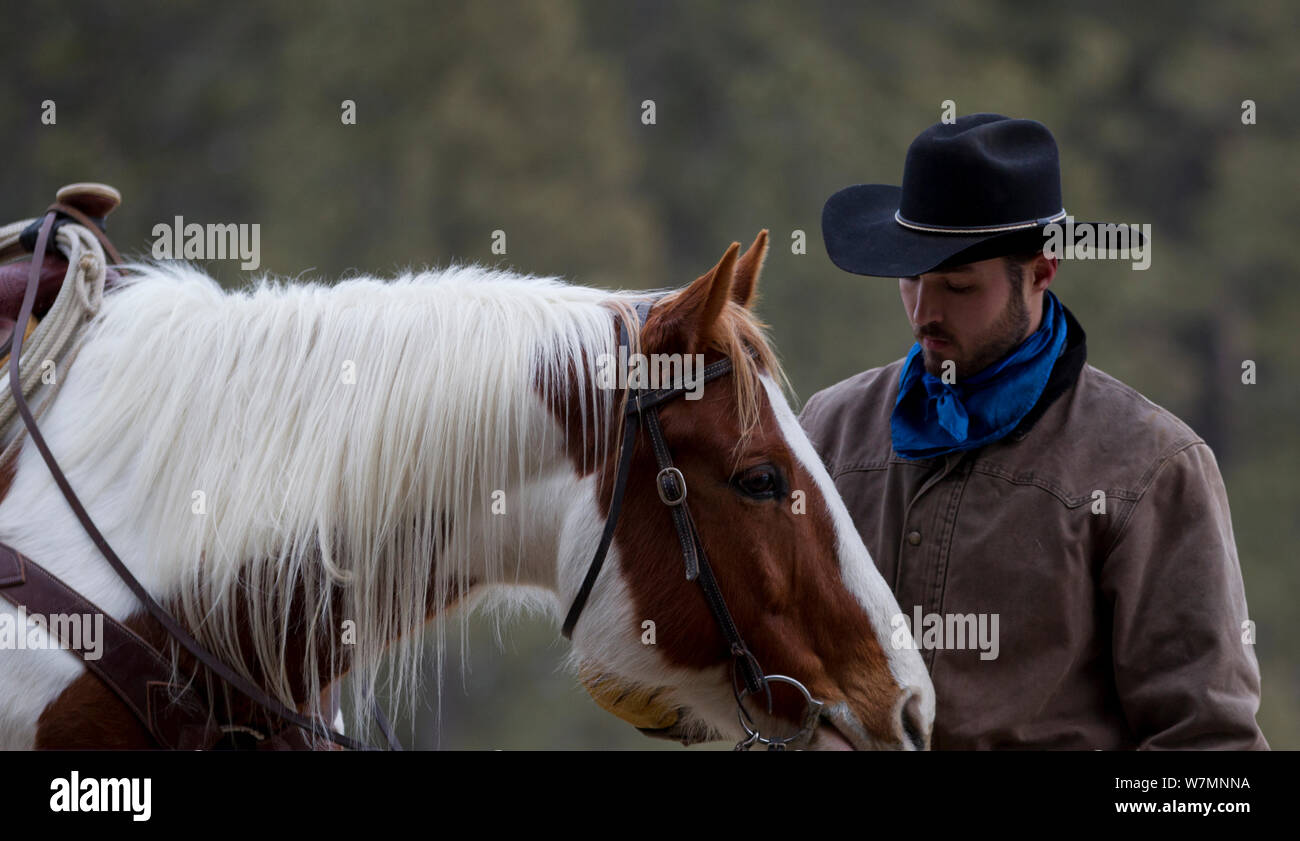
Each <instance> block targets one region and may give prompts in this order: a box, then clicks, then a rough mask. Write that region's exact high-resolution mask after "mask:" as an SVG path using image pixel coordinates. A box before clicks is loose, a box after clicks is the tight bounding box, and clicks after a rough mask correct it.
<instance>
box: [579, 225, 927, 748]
mask: <svg viewBox="0 0 1300 841" xmlns="http://www.w3.org/2000/svg"><path fill="white" fill-rule="evenodd" d="M766 251H767V232H766V231H764V232H763V233H761V234H760V235H759V237H758V239H757V240H756V241H755V242H754V244H753V246H752V247H751V248H750V249H749V250H748V252H746V253H745V254H744V255H740V256H738V252H739V244H738V243H737V244H734V245H733V246H732V247H731V248H730V249H729V250H728V251H727V253H726V254H725V255H724V256H723V258H722V260H721V261H720V262H719V263H718V265H717V266H715V267H714V268H713V269H712V270H711V271H709V272H708V273H707V274H705V275H703V276H702V277H700V278H699V279H698V280H696V281H695V282H694V283H692V284H690V285H689V286H687V287H686V288H684V289H681V290H678V291H676V292H674V293H671V294H669V295H667V296H665V297H663V298H661V299H659V300H658V301H657V302H656V303H655V305H654V306H653V308H652V309H651V310H650V312H649V315H648V318H647V321H646V323H645V325H644V326H643V328H642V329H641V332H640V337H639V338H640V341H639V345H640V346H639V348H635V347H634V350H637V349H639V351H640V352H641V353H642V354H644V355H645V357H646V358H648V359H649V361H650V363H651V364H650V366H649V369H648V370H660V369H661V368H663V366H660V365H656V364H654V363H655V362H656V360H659V361H662V360H664V359H671V358H672V357H671V356H665V355H671V354H677V355H680V357H681V358H682V359H684V360H686V361H687V366H686V369H685V370H687V371H689V370H691V368H690V365H689V361H690V360H692V359H694V358H696V357H695V355H696V354H700V355H702V359H703V362H704V363H712V362H715V361H716V360H719V359H722V358H723V357H726V358H729V359H730V360H731V361H732V364H733V370H732V371H731V373H729V374H726V375H724V376H722V377H719V378H717V379H714V380H712V381H710V382H709V383H708V384H707V385H704V386H703V387H699V385H698V384H696V388H695V389H692V391H694V394H692V393H690V392H689V391H688V394H686V395H683V396H679V397H676V398H675V399H673V400H671V401H668V402H665V403H662V404H661V405H660V406H659V407H658V420H659V423H660V427H661V429H662V440H663V442H664V443H665V444H666V447H667V450H668V452H669V453H670V458H671V460H672V463H673V465H674V466H675V467H676V468H678V469H679V470H680V471H681V474H682V476H683V477H684V479H685V484H686V487H687V499H686V501H685V503H684V506H685V507H686V508H688V509H689V514H688V516H689V518H690V519H691V520H693V523H694V528H695V530H696V531H697V533H698V535H699V541H700V544H701V545H702V547H703V549H704V555H705V556H706V558H707V561H706V562H705V563H707V564H708V565H709V566H710V567H711V568H712V571H713V573H714V575H715V577H716V581H717V589H718V591H719V592H720V594H721V596H722V597H723V599H724V600H725V605H726V609H727V610H728V611H729V613H730V615H731V617H732V618H734V622H735V627H736V630H737V631H738V632H739V637H740V638H741V639H742V640H743V641H744V643H745V645H746V646H747V648H748V649H749V651H750V652H751V653H752V654H753V655H754V658H755V659H756V661H757V663H758V664H759V665H760V666H761V669H762V671H763V672H764V673H766V674H767V675H774V674H780V675H785V676H788V677H791V678H794V679H795V680H796V681H798V682H800V683H802V684H803V686H805V687H807V689H808V691H809V693H810V694H811V695H812V697H813V698H815V699H817V700H819V701H821V702H823V704H824V707H823V708H822V710H821V715H820V722H819V726H818V727H817V728H816V731H815V732H814V733H812V736H811V740H809V739H807V738H804V739H802V740H801V742H800V743H804V744H811V746H812V747H827V748H833V747H850V746H851V747H853V748H858V749H865V748H895V749H913V748H922V747H925V746H927V745H928V742H929V737H930V728H931V723H932V720H933V716H934V690H933V687H932V686H931V683H930V679H929V675H928V674H927V672H926V670H925V667H924V665H923V663H922V661H921V658H920V656H919V654H918V653H917V652H916V650H914V649H913V648H911V647H896V646H894V645H891V642H890V641H891V636H894V637H895V638H896V635H897V632H896V630H895V628H894V626H893V625H892V624H891V619H892V618H893V617H895V616H897V615H898V614H899V609H898V604H897V602H896V601H895V599H894V596H893V594H892V593H891V592H890V590H889V588H888V586H887V585H886V584H885V582H884V580H883V579H882V578H881V576H880V574H879V572H878V571H877V569H876V567H875V564H874V563H873V562H872V559H871V557H870V554H869V553H868V551H867V548H866V546H865V545H864V544H863V542H862V540H861V538H860V537H859V535H858V532H857V530H856V529H855V527H854V524H853V522H852V520H851V519H850V517H849V514H848V511H847V510H846V509H845V507H844V503H843V502H842V501H841V499H840V497H839V495H838V493H837V492H836V490H835V486H834V484H833V483H832V481H831V478H830V476H829V475H828V473H827V471H826V469H825V468H824V467H823V465H822V463H821V461H820V459H819V458H818V456H817V454H816V452H815V451H814V450H813V447H812V445H811V444H810V443H809V440H808V438H807V437H806V436H805V435H804V433H803V431H802V430H801V428H800V427H799V424H798V422H797V421H796V419H795V415H794V413H793V412H792V411H791V409H790V406H789V404H788V403H787V401H786V399H785V397H784V395H783V393H782V391H781V389H780V387H779V386H778V384H777V383H778V381H779V380H780V379H781V376H782V375H781V373H780V370H779V366H778V364H777V362H776V360H775V357H774V355H773V353H772V351H771V349H770V348H769V347H768V345H767V343H766V341H765V339H764V337H763V333H762V330H761V326H760V325H759V323H758V322H757V321H756V320H755V318H754V317H753V315H752V314H751V312H750V306H751V304H752V302H753V300H754V291H755V286H756V283H757V280H758V274H759V271H760V269H761V267H762V263H763V258H764V256H765V254H766ZM632 323H633V324H635V319H632ZM633 344H634V345H635V342H634V343H633ZM656 355H660V356H656ZM664 369H665V370H666V368H664ZM683 382H685V384H686V385H690V383H689V381H683ZM650 385H669V384H666V383H653V382H652V383H650ZM692 397H694V398H697V399H691V398H692ZM609 427H610V436H609V440H607V441H606V442H605V447H604V451H605V452H607V453H609V454H610V455H609V456H608V457H606V458H604V459H602V460H601V462H600V466H599V469H597V470H596V471H595V474H594V477H593V478H594V480H595V492H596V499H597V500H598V502H597V508H598V509H599V519H600V520H601V521H603V520H604V519H605V518H606V517H607V516H608V514H609V500H610V498H611V494H612V492H613V488H614V485H615V483H616V469H617V466H618V465H617V462H618V461H619V459H618V455H617V454H618V447H617V437H618V434H619V430H618V427H619V424H618V423H617V422H614V423H611V424H609ZM646 427H647V424H646V423H644V422H643V423H641V424H640V425H639V426H638V427H637V430H638V431H637V435H638V440H637V445H636V450H635V452H634V455H633V457H632V460H631V462H630V466H631V469H630V473H629V478H628V483H627V488H626V493H625V496H624V498H623V502H622V508H621V511H620V512H619V517H618V521H617V527H616V529H615V531H614V540H613V544H612V547H611V548H610V551H609V562H608V563H606V564H605V568H604V572H602V573H601V576H600V578H599V579H598V582H597V585H596V587H595V589H594V591H593V593H592V596H591V600H590V603H589V604H588V606H587V607H586V608H585V609H584V611H583V613H582V614H581V620H580V621H579V622H578V623H577V626H576V629H575V630H574V633H573V639H574V650H573V657H574V660H575V661H576V663H577V664H578V666H579V669H580V673H581V676H582V677H583V679H584V682H585V683H586V685H587V687H588V689H589V691H591V692H592V694H593V696H594V697H596V699H597V700H598V701H599V702H600V703H601V704H602V705H603V706H605V707H606V708H607V709H610V710H611V711H613V712H615V713H616V714H618V715H620V716H621V717H624V718H626V719H627V720H629V721H631V722H633V723H634V724H636V725H637V726H638V727H640V728H642V729H643V730H645V731H646V732H649V733H651V734H652V735H666V736H669V737H671V738H678V739H682V740H683V741H699V740H702V739H708V738H723V737H735V738H737V739H740V738H743V737H744V736H745V735H746V734H745V732H744V730H743V729H742V727H741V725H740V723H739V720H738V716H737V709H736V697H737V694H736V691H735V687H736V686H742V688H743V684H741V683H740V682H739V678H738V677H736V676H735V675H734V674H733V671H732V665H733V663H734V662H735V661H734V660H733V657H732V650H731V647H730V646H729V644H728V641H727V636H726V634H725V632H724V631H723V630H722V629H721V627H720V623H719V621H718V619H717V615H716V613H715V610H711V608H710V605H709V601H708V597H707V596H706V594H705V591H704V589H703V588H702V586H701V584H700V583H699V581H694V582H693V581H688V580H687V577H686V575H685V574H684V570H685V565H684V562H683V541H682V540H681V539H679V530H678V528H677V525H676V524H675V522H674V514H673V512H672V510H671V507H670V506H669V505H666V504H665V501H664V499H663V498H662V497H661V494H660V488H659V487H658V485H657V480H656V476H657V474H659V473H660V470H661V465H662V461H661V459H660V458H658V457H657V456H656V453H655V451H654V446H653V442H652V440H651V437H650V433H649V432H648V430H647V428H646ZM670 496H671V495H670ZM589 531H590V530H588V532H589ZM590 550H591V543H590V541H588V540H579V541H573V551H574V553H575V555H574V557H572V558H568V559H566V560H565V562H564V563H565V564H566V565H567V566H566V567H563V569H564V570H565V572H564V576H563V578H562V585H563V586H562V587H561V594H562V595H563V596H565V597H567V598H572V597H573V594H574V593H575V592H576V590H577V587H578V582H579V581H580V580H581V575H582V573H585V572H586V569H587V563H588V562H589V561H590V554H589V553H590ZM583 553H586V554H583ZM733 680H735V681H736V683H733ZM768 685H769V686H770V687H771V701H772V707H771V713H770V714H769V713H768V711H767V699H766V698H765V697H763V696H761V695H754V696H751V697H748V698H746V699H745V702H744V704H745V710H746V711H747V712H748V713H749V714H750V715H751V716H752V721H753V724H756V725H757V726H758V730H759V731H760V732H762V733H763V734H764V735H765V736H766V735H768V734H769V733H776V734H778V735H780V734H782V733H784V734H793V733H795V732H796V731H798V730H799V729H800V724H801V722H802V720H803V719H804V716H805V709H806V705H805V703H804V698H803V696H802V694H800V693H798V692H797V689H794V688H792V687H791V685H790V684H786V683H780V682H770V683H769V684H768ZM742 694H743V693H742ZM807 732H808V731H805V733H807Z"/></svg>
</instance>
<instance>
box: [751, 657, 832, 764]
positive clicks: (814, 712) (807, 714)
mask: <svg viewBox="0 0 1300 841" xmlns="http://www.w3.org/2000/svg"><path fill="white" fill-rule="evenodd" d="M774 680H775V681H779V682H781V683H788V684H790V685H791V686H793V687H795V688H796V689H798V690H799V691H800V692H802V693H803V697H804V700H805V701H806V702H807V707H805V710H804V716H803V722H802V723H801V724H800V727H799V729H798V730H797V731H796V732H795V733H794V735H793V736H788V737H786V738H784V739H769V738H767V737H766V736H763V735H761V734H760V733H759V731H758V729H757V727H755V728H754V729H752V730H751V729H750V727H749V713H747V712H745V707H744V705H743V704H741V703H739V702H740V701H744V700H745V697H746V696H748V695H749V694H750V692H749V688H748V687H746V688H744V689H741V690H740V693H739V695H738V696H737V701H738V703H737V717H738V718H739V719H740V726H741V727H742V728H744V730H745V733H746V736H747V738H744V739H741V740H740V742H739V743H737V744H736V750H749V748H750V747H752V746H753V745H754V744H763V745H767V749H768V750H785V749H786V747H787V746H789V745H790V744H791V743H792V742H795V741H802V740H803V739H811V738H812V735H813V731H814V730H816V729H817V720H818V718H820V716H821V711H822V707H823V706H825V704H823V703H822V702H821V701H818V700H817V699H816V698H814V697H813V696H812V693H811V692H809V691H808V687H806V686H804V685H803V684H802V683H800V682H799V681H797V680H795V679H794V678H792V677H786V676H785V675H764V676H763V684H764V686H766V685H767V683H768V682H770V681H774Z"/></svg>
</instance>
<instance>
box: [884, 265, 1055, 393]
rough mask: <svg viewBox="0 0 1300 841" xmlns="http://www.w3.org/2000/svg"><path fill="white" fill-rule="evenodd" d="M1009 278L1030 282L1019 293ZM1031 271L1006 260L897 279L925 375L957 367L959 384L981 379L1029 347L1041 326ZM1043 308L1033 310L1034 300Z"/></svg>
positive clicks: (1019, 287)
mask: <svg viewBox="0 0 1300 841" xmlns="http://www.w3.org/2000/svg"><path fill="white" fill-rule="evenodd" d="M1008 272H1011V273H1013V274H1014V273H1016V272H1019V273H1021V274H1023V275H1025V277H1024V278H1023V279H1022V281H1021V282H1020V283H1017V284H1016V286H1015V288H1013V287H1012V285H1011V282H1010V281H1009V279H1008ZM1030 281H1032V272H1031V268H1030V266H1025V267H1023V268H1019V269H1017V268H1016V267H1015V266H1014V265H1012V264H1011V263H1009V261H1008V260H1007V259H1006V258H1004V257H995V258H993V259H991V260H981V261H979V262H977V263H967V264H966V265H964V266H957V267H955V268H952V269H945V270H944V271H934V272H926V273H925V274H923V275H920V276H919V277H903V278H899V279H898V291H899V294H901V295H902V298H903V308H904V309H905V310H906V311H907V317H908V320H909V321H910V322H911V326H912V335H913V336H915V337H916V340H917V341H919V342H920V343H921V350H922V354H923V357H924V360H925V370H926V371H927V372H929V373H930V374H932V375H934V376H940V375H942V374H943V363H944V362H945V361H948V360H951V361H952V362H954V363H956V376H957V381H958V382H960V381H961V380H962V379H963V378H966V377H970V376H972V375H974V374H977V373H979V372H980V371H981V370H983V369H984V368H986V367H988V366H989V365H990V364H992V363H994V362H996V361H997V360H999V359H1000V358H1002V357H1003V356H1004V355H1006V353H1007V352H1008V351H1010V350H1011V349H1012V348H1014V347H1016V346H1017V345H1019V344H1020V343H1021V342H1022V341H1024V339H1025V337H1026V336H1028V335H1029V334H1030V333H1031V332H1032V330H1033V329H1034V328H1036V327H1037V326H1038V322H1039V320H1040V318H1039V317H1033V318H1031V316H1030V313H1041V312H1042V310H1041V306H1042V292H1041V290H1039V291H1037V292H1036V293H1034V287H1035V286H1036V285H1035V284H1033V283H1032V282H1030ZM1031 297H1032V298H1033V300H1034V301H1037V305H1038V308H1037V309H1033V308H1031V301H1030V298H1031Z"/></svg>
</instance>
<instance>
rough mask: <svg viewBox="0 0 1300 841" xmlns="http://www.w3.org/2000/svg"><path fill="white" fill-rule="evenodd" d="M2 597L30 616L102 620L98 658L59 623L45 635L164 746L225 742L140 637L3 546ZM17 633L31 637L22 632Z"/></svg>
mask: <svg viewBox="0 0 1300 841" xmlns="http://www.w3.org/2000/svg"><path fill="white" fill-rule="evenodd" d="M0 596H2V597H4V598H5V599H6V600H7V601H9V602H10V603H12V604H13V605H14V606H15V607H19V608H22V609H23V610H25V611H26V612H27V613H28V614H29V615H31V614H35V615H40V616H44V617H47V619H48V618H50V617H54V616H57V615H62V616H68V617H72V616H78V617H84V619H83V620H81V621H91V617H96V616H102V617H103V620H102V621H103V636H102V637H101V638H100V639H99V640H98V648H99V652H98V653H99V657H98V658H96V659H89V658H86V657H84V655H85V654H86V653H87V648H88V646H87V645H86V642H87V640H86V638H85V634H84V632H83V635H82V639H81V640H80V644H79V645H78V644H75V643H76V642H77V641H75V640H71V639H67V638H61V637H59V635H58V633H57V631H58V628H59V626H58V623H53V622H50V623H49V624H48V625H47V626H46V627H45V630H46V632H47V633H48V634H49V635H50V636H51V637H53V638H55V640H56V641H57V642H58V643H59V644H60V645H61V646H62V647H63V648H66V649H68V650H70V651H74V652H76V653H79V654H82V655H83V661H84V662H85V665H86V668H87V669H89V670H90V671H91V672H93V673H94V674H95V676H96V677H98V678H99V679H100V681H102V682H103V684H104V685H105V686H107V687H108V688H109V689H111V690H112V691H113V693H114V694H115V695H117V697H118V698H120V699H121V701H122V703H123V704H125V705H126V707H127V709H129V710H130V711H131V713H132V714H133V715H135V717H136V718H137V719H139V721H140V723H141V724H143V725H144V727H145V729H146V730H148V731H149V733H150V735H152V736H153V738H154V740H155V741H156V742H157V743H158V744H159V746H161V747H164V748H181V747H191V746H196V745H197V746H206V745H207V744H209V743H212V742H215V741H217V740H218V739H220V738H221V736H222V733H221V731H220V730H219V729H218V728H216V726H215V724H214V723H213V722H212V721H211V717H210V715H209V711H208V707H207V705H206V704H205V703H204V702H203V701H202V699H200V698H199V696H198V693H197V692H196V691H195V690H194V689H193V688H191V687H188V686H187V687H184V688H183V689H180V690H179V691H178V692H177V693H176V694H177V695H178V696H179V697H176V698H174V699H173V697H172V694H171V693H169V692H168V687H169V686H170V684H171V664H170V663H169V662H168V661H167V660H166V659H164V658H163V656H162V655H161V654H159V653H158V651H157V650H155V649H154V647H153V646H152V645H150V644H149V643H147V642H145V641H144V640H143V639H141V638H140V636H139V635H138V634H136V633H135V632H134V631H132V630H131V629H130V628H128V627H126V626H125V625H123V624H122V623H120V622H118V621H117V620H116V619H114V618H113V617H111V616H109V615H108V614H107V613H105V612H104V611H103V610H102V609H100V607H99V606H98V605H96V604H94V603H93V602H91V601H89V600H88V599H86V598H85V597H84V596H82V595H81V594H80V593H78V592H77V591H76V590H73V589H72V588H71V587H69V586H68V585H67V584H65V583H63V582H62V581H61V580H59V579H58V578H57V577H55V576H54V575H52V574H51V573H50V572H49V571H48V570H46V569H45V568H44V567H42V566H40V565H39V564H37V563H35V562H34V561H32V560H31V559H30V558H28V557H26V556H24V555H22V554H20V553H18V552H17V551H15V550H14V549H13V548H11V547H9V546H6V545H4V544H0ZM17 632H18V633H26V628H24V627H19V628H18V629H17Z"/></svg>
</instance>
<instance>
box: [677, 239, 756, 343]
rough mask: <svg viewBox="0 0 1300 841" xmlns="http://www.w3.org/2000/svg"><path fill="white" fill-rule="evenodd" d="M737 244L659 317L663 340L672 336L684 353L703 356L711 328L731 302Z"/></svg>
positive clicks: (738, 250) (738, 245)
mask: <svg viewBox="0 0 1300 841" xmlns="http://www.w3.org/2000/svg"><path fill="white" fill-rule="evenodd" d="M739 252H740V243H738V242H733V243H732V244H731V247H730V248H728V249H727V253H726V254H723V255H722V259H721V260H719V261H718V264H717V265H716V266H714V267H713V268H712V269H710V270H709V271H708V272H707V273H705V274H703V275H700V277H699V278H697V279H696V281H695V282H694V283H692V284H691V285H690V286H688V287H686V288H685V289H684V290H682V293H681V294H680V295H678V296H677V297H676V298H675V299H673V301H672V302H671V303H670V304H669V305H668V306H667V308H666V309H665V310H664V312H663V313H662V314H661V315H660V316H659V318H658V319H657V321H658V322H659V329H658V330H657V331H656V332H659V333H660V334H661V337H662V339H664V340H667V339H668V336H669V334H672V335H673V336H674V337H675V338H676V339H677V340H678V341H680V342H682V343H684V344H685V345H686V352H687V353H702V352H703V351H704V348H706V347H707V346H708V344H709V338H710V334H711V332H712V330H713V324H714V322H716V321H717V320H718V316H720V315H722V308H723V307H724V306H726V304H727V301H728V300H729V299H730V298H731V286H732V278H733V277H734V276H735V273H736V255H737V254H738V253H739Z"/></svg>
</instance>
